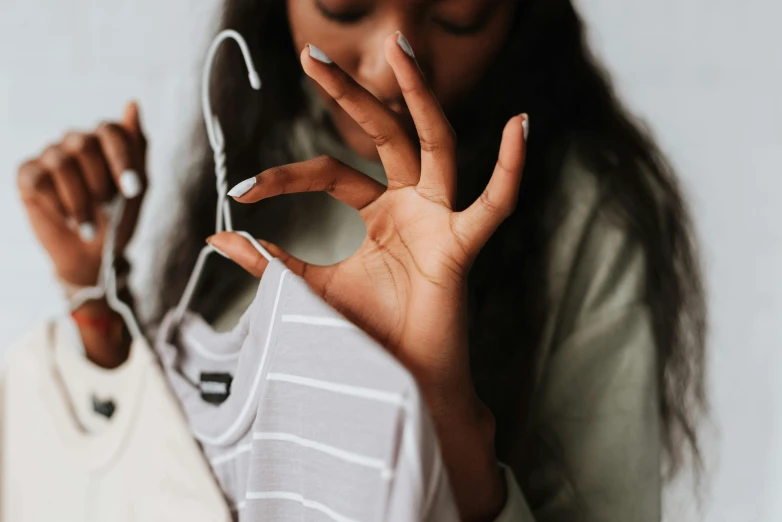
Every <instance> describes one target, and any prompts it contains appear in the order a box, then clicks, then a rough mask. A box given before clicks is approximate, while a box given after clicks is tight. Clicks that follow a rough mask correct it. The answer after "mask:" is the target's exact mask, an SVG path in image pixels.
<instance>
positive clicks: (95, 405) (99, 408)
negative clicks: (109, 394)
mask: <svg viewBox="0 0 782 522" xmlns="http://www.w3.org/2000/svg"><path fill="white" fill-rule="evenodd" d="M116 409H117V405H116V404H114V401H113V400H111V399H107V400H105V401H104V400H101V399H99V398H98V397H97V396H96V395H95V394H93V395H92V411H94V412H95V413H97V414H98V415H103V416H104V417H106V418H107V419H110V418H111V416H112V415H114V410H116Z"/></svg>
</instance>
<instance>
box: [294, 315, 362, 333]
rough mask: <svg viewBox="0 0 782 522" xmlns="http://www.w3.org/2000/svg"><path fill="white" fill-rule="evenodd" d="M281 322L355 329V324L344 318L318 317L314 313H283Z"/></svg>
mask: <svg viewBox="0 0 782 522" xmlns="http://www.w3.org/2000/svg"><path fill="white" fill-rule="evenodd" d="M280 320H281V321H282V322H283V323H301V324H312V325H316V326H333V327H335V328H350V329H353V330H355V329H356V326H355V325H354V324H353V323H351V322H349V321H346V320H344V319H339V318H336V317H319V316H316V315H296V314H285V315H283V316H282V317H281V319H280Z"/></svg>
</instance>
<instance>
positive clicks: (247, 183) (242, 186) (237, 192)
mask: <svg viewBox="0 0 782 522" xmlns="http://www.w3.org/2000/svg"><path fill="white" fill-rule="evenodd" d="M256 182H257V181H256V179H255V178H254V177H253V178H247V179H246V180H244V181H241V182H239V183H237V184H236V186H234V188H232V189H231V190H229V191H228V195H229V196H231V197H232V198H240V197H242V196H244V195H245V194H247V192H248V191H249V190H250V189H251V188H253V187H254V186H255V183H256Z"/></svg>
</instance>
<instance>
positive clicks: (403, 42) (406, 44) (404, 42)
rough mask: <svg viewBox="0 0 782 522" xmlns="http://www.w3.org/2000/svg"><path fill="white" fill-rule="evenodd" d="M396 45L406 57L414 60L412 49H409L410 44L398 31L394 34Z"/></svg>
mask: <svg viewBox="0 0 782 522" xmlns="http://www.w3.org/2000/svg"><path fill="white" fill-rule="evenodd" d="M396 43H397V45H399V47H401V48H402V50H403V51H404V52H405V54H406V55H407V56H409V57H410V58H413V59H415V54H413V48H412V47H410V42H408V41H407V38H405V35H403V34H402V33H401V32H400V31H397V32H396Z"/></svg>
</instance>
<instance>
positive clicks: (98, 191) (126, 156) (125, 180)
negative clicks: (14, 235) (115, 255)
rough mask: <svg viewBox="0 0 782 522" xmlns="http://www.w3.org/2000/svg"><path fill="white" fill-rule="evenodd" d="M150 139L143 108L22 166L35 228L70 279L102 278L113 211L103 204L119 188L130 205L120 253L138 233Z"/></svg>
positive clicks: (81, 282)
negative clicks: (145, 130) (104, 248)
mask: <svg viewBox="0 0 782 522" xmlns="http://www.w3.org/2000/svg"><path fill="white" fill-rule="evenodd" d="M145 157H146V139H145V138H144V133H143V131H142V129H141V123H140V118H139V111H138V107H137V105H136V104H135V103H129V104H128V105H127V107H126V108H125V112H124V115H123V117H122V120H121V121H120V122H117V123H114V122H108V123H103V124H101V125H99V126H98V127H97V128H96V129H95V130H93V131H92V132H87V133H80V132H69V133H67V134H66V135H65V137H64V138H63V140H62V141H60V142H59V143H55V144H53V145H51V146H49V147H47V148H46V149H45V150H44V151H43V152H42V153H41V154H40V156H38V157H36V158H33V159H31V160H29V161H27V162H26V163H24V164H23V165H22V166H21V167H20V168H19V175H18V186H19V193H20V195H21V198H22V202H23V203H24V206H25V209H26V210H27V215H28V216H29V219H30V224H31V225H32V228H33V231H34V232H35V234H36V236H37V237H38V240H39V241H40V242H41V245H42V246H43V247H44V249H45V250H46V252H47V253H48V254H49V256H50V257H51V260H52V263H53V264H54V269H55V272H56V274H57V276H58V277H59V278H60V279H61V280H62V281H63V282H64V283H66V284H70V285H76V286H89V285H94V284H95V283H96V282H97V277H98V272H99V269H100V264H101V248H102V246H103V243H104V240H105V235H106V227H107V225H108V220H109V218H108V216H107V215H106V213H105V212H102V211H101V209H102V207H103V205H105V204H106V203H108V202H109V201H111V200H112V198H113V197H114V195H115V194H116V193H117V192H118V191H120V192H122V193H123V194H124V195H125V197H126V198H128V200H129V202H128V204H127V206H126V209H125V215H124V216H123V219H122V223H121V225H120V228H119V230H118V236H117V247H116V248H117V252H120V253H121V252H122V251H123V250H124V248H125V245H127V243H128V241H130V238H131V236H132V234H133V230H134V228H135V225H136V220H137V218H138V214H139V209H140V207H141V202H142V200H143V195H144V192H145V189H146V169H145Z"/></svg>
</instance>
